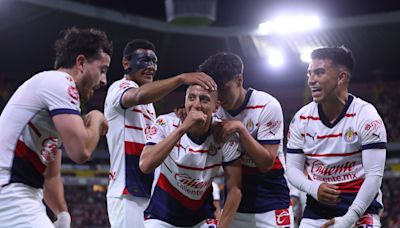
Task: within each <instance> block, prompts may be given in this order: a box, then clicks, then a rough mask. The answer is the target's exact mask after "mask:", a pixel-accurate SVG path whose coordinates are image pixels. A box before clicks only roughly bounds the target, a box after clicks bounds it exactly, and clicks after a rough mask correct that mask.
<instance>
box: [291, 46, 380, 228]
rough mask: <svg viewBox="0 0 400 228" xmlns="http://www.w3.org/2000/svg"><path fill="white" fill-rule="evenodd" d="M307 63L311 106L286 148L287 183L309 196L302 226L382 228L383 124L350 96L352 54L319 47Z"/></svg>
mask: <svg viewBox="0 0 400 228" xmlns="http://www.w3.org/2000/svg"><path fill="white" fill-rule="evenodd" d="M311 59H312V61H311V63H310V64H309V66H308V73H307V75H308V86H309V87H310V90H311V95H312V98H313V102H311V103H309V104H308V105H306V106H304V107H303V108H301V109H300V110H299V111H298V112H297V113H296V115H295V116H294V118H293V120H292V122H291V124H290V127H289V133H288V144H287V153H288V154H287V167H288V172H287V173H288V178H289V181H290V182H291V183H292V184H293V185H294V186H295V187H296V188H298V189H300V190H302V191H304V192H306V193H307V194H308V195H307V204H306V208H305V211H304V214H303V219H302V221H301V224H300V227H321V226H322V227H328V226H330V225H333V227H335V228H349V227H354V226H355V225H357V227H381V225H380V220H379V215H378V214H379V211H380V209H382V207H383V205H382V202H381V198H382V195H381V191H380V186H381V182H382V176H383V171H384V166H385V159H386V130H385V126H384V124H383V121H382V119H381V117H380V116H379V114H378V112H377V111H376V109H375V108H374V106H373V105H371V104H370V103H367V102H365V101H363V100H362V99H360V98H357V97H356V96H354V95H352V94H350V93H349V92H348V85H349V81H350V78H351V75H352V72H353V65H354V60H353V57H352V54H351V52H350V50H348V49H346V48H344V47H335V48H319V49H315V50H314V51H313V52H312V53H311ZM304 167H305V168H306V172H307V173H306V175H305V174H304V172H303V170H304Z"/></svg>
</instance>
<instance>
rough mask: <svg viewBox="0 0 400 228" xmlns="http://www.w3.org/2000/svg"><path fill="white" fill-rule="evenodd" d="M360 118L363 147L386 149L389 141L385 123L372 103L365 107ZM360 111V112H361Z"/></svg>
mask: <svg viewBox="0 0 400 228" xmlns="http://www.w3.org/2000/svg"><path fill="white" fill-rule="evenodd" d="M361 112H362V113H364V114H363V115H361V116H360V117H359V118H360V124H359V125H358V126H359V129H358V130H357V131H358V132H359V134H360V138H361V145H362V149H363V150H366V149H375V148H378V149H385V148H386V143H387V134H386V128H385V124H384V122H383V120H382V118H381V117H380V116H379V114H378V112H377V111H376V109H375V107H374V106H372V105H371V104H368V105H366V106H365V107H363V109H362V111H361ZM361 112H360V113H361Z"/></svg>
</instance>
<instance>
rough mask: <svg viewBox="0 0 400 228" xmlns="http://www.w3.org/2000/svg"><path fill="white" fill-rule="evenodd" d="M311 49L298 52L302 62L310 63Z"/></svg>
mask: <svg viewBox="0 0 400 228" xmlns="http://www.w3.org/2000/svg"><path fill="white" fill-rule="evenodd" d="M312 50H313V49H311V48H307V49H304V50H302V51H301V52H300V59H301V61H302V62H305V63H310V62H311V52H312Z"/></svg>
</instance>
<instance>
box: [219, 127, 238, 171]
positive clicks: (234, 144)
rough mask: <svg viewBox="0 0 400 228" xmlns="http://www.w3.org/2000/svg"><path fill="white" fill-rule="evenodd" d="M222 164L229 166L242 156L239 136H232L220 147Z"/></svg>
mask: <svg viewBox="0 0 400 228" xmlns="http://www.w3.org/2000/svg"><path fill="white" fill-rule="evenodd" d="M221 150H222V164H223V165H229V164H231V163H232V162H234V161H236V160H237V159H239V158H240V157H241V156H242V153H241V148H240V143H239V136H238V135H237V134H233V135H232V136H230V137H229V138H228V140H226V141H225V143H224V144H223V145H222V148H221Z"/></svg>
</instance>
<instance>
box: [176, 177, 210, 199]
mask: <svg viewBox="0 0 400 228" xmlns="http://www.w3.org/2000/svg"><path fill="white" fill-rule="evenodd" d="M174 177H175V180H177V184H178V186H179V188H181V189H182V190H183V191H185V192H187V193H188V194H191V195H197V196H202V195H204V193H205V191H206V190H207V188H208V187H210V185H211V183H212V179H209V180H206V181H201V180H199V179H194V178H192V177H191V176H189V175H188V174H185V173H183V174H181V173H177V174H175V175H174Z"/></svg>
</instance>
